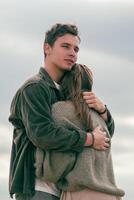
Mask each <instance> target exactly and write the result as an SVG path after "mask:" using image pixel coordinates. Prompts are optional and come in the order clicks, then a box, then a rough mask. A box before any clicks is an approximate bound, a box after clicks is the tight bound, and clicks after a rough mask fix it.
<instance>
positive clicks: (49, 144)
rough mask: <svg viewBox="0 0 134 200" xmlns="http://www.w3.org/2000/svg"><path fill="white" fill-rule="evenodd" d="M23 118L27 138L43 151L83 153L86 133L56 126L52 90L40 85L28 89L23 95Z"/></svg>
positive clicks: (33, 85)
mask: <svg viewBox="0 0 134 200" xmlns="http://www.w3.org/2000/svg"><path fill="white" fill-rule="evenodd" d="M20 107H21V117H22V121H23V123H24V126H25V129H26V133H27V136H28V137H29V139H30V140H31V141H32V143H33V144H34V145H35V146H36V147H39V148H41V149H44V150H52V149H56V150H58V151H68V150H74V151H76V152H81V151H82V150H83V148H84V143H85V140H86V132H84V131H76V130H68V129H66V128H64V127H62V126H59V125H58V124H56V123H55V122H54V120H53V118H52V114H51V94H50V90H49V89H48V88H47V87H46V88H44V87H43V86H41V85H39V84H32V85H30V86H28V87H26V88H25V89H24V90H23V91H22V94H21V105H20Z"/></svg>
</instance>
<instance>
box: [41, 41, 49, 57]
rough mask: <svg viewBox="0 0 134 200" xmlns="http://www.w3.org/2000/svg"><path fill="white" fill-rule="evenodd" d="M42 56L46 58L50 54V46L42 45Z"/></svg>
mask: <svg viewBox="0 0 134 200" xmlns="http://www.w3.org/2000/svg"><path fill="white" fill-rule="evenodd" d="M43 48H44V54H45V55H46V56H47V55H49V54H50V50H51V46H50V45H49V44H48V43H44V46H43Z"/></svg>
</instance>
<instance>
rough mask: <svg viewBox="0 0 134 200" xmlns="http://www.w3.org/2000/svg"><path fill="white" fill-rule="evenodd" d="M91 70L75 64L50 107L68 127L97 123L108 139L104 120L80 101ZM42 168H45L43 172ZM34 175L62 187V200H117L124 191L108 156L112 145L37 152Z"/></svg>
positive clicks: (85, 127)
mask: <svg viewBox="0 0 134 200" xmlns="http://www.w3.org/2000/svg"><path fill="white" fill-rule="evenodd" d="M91 89H92V73H91V71H90V70H89V69H88V68H87V67H86V66H84V65H76V66H74V67H73V70H72V71H71V72H69V73H67V74H66V76H65V77H64V78H63V80H62V85H61V94H62V95H63V100H64V99H66V101H61V102H58V103H55V104H54V105H53V108H52V113H53V117H54V120H55V121H56V122H57V123H58V124H60V125H62V126H65V127H66V128H68V129H81V130H84V131H87V130H89V132H91V133H92V137H93V140H94V134H93V131H94V129H95V128H96V127H97V126H98V125H99V126H101V128H102V130H103V131H104V132H105V133H106V134H107V136H108V137H109V139H110V140H111V135H110V133H109V130H108V128H107V125H106V123H105V121H104V120H103V119H102V118H101V117H100V115H99V114H98V113H97V112H96V111H95V110H93V109H89V108H88V106H87V104H86V103H85V102H84V101H83V94H82V92H83V91H91ZM42 168H43V169H44V170H43V171H42ZM36 175H37V176H38V177H40V178H41V177H42V179H44V180H45V181H48V182H53V183H55V184H56V185H57V187H58V188H59V189H61V190H62V191H63V192H62V195H61V200H76V199H77V200H78V199H80V200H90V199H92V200H96V199H99V200H101V199H102V200H117V199H118V200H119V199H120V197H121V196H123V195H124V191H122V190H121V189H119V188H117V186H116V183H115V179H114V173H113V167H112V158H111V147H109V148H107V150H105V151H98V150H96V149H95V148H94V142H93V144H92V146H90V148H89V147H86V148H84V150H83V152H81V153H79V154H78V153H76V152H73V151H69V152H56V151H49V152H45V153H44V152H43V151H42V150H40V149H38V150H37V152H36Z"/></svg>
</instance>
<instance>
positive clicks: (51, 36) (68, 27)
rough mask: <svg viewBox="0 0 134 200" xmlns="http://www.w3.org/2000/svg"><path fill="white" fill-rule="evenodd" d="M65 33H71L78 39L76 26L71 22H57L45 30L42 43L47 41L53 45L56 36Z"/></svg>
mask: <svg viewBox="0 0 134 200" xmlns="http://www.w3.org/2000/svg"><path fill="white" fill-rule="evenodd" d="M65 34H71V35H74V36H77V37H78V38H79V40H80V37H79V32H78V28H77V26H75V25H73V24H58V23H57V24H55V25H53V26H52V28H51V29H50V30H48V31H47V32H46V34H45V40H44V44H46V43H48V44H49V45H50V46H53V44H54V42H55V41H56V40H57V38H58V37H61V36H63V35H65ZM44 54H45V52H44Z"/></svg>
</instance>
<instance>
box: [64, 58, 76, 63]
mask: <svg viewBox="0 0 134 200" xmlns="http://www.w3.org/2000/svg"><path fill="white" fill-rule="evenodd" d="M65 61H66V62H68V63H70V64H74V63H75V62H74V60H72V59H65Z"/></svg>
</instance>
